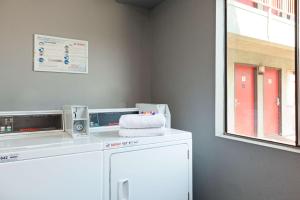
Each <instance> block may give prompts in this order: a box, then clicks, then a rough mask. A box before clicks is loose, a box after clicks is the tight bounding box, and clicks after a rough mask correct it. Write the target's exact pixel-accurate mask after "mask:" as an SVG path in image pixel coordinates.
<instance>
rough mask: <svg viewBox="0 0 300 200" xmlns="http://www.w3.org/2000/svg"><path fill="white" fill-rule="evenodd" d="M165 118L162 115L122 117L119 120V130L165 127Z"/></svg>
mask: <svg viewBox="0 0 300 200" xmlns="http://www.w3.org/2000/svg"><path fill="white" fill-rule="evenodd" d="M165 124H166V118H165V116H164V115H162V114H155V115H143V114H130V115H123V116H121V118H120V121H119V125H120V127H121V128H133V129H138V128H141V129H143V128H162V127H165Z"/></svg>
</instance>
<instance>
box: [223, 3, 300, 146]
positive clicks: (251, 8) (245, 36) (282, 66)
mask: <svg viewBox="0 0 300 200" xmlns="http://www.w3.org/2000/svg"><path fill="white" fill-rule="evenodd" d="M226 12H227V27H226V28H227V58H226V59H227V65H226V73H227V74H226V76H227V77H226V82H227V85H226V92H227V109H226V110H227V133H229V134H236V135H239V136H246V137H252V138H258V139H263V140H268V141H273V142H279V143H284V144H291V145H295V138H296V137H295V136H296V134H295V132H296V130H295V116H296V114H295V113H296V112H295V110H296V108H295V52H296V51H295V27H296V25H295V0H227V11H226Z"/></svg>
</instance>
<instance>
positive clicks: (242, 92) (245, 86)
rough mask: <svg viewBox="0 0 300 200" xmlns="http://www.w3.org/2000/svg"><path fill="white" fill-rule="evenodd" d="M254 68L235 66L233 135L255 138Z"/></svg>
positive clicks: (243, 65)
mask: <svg viewBox="0 0 300 200" xmlns="http://www.w3.org/2000/svg"><path fill="white" fill-rule="evenodd" d="M255 82H256V68H255V66H251V65H245V64H236V65H235V133H236V134H241V135H244V136H250V137H254V136H256V105H255V101H256V83H255Z"/></svg>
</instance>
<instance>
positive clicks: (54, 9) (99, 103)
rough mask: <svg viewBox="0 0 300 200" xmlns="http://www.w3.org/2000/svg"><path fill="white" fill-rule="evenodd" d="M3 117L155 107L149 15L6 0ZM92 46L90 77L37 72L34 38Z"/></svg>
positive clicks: (1, 43)
mask: <svg viewBox="0 0 300 200" xmlns="http://www.w3.org/2000/svg"><path fill="white" fill-rule="evenodd" d="M0 27H1V28H0V29H1V34H0V35H1V37H0V69H1V73H0V111H3V110H38V109H58V108H60V107H61V106H62V105H64V104H84V105H88V106H90V107H92V108H102V107H103V108H107V107H125V106H132V105H134V103H136V102H147V101H150V76H149V74H150V71H149V62H148V61H149V56H148V55H149V53H148V49H149V48H148V44H147V42H148V41H149V40H148V39H149V35H148V34H149V30H148V28H149V13H148V12H147V11H145V10H142V9H137V8H134V7H129V6H126V5H122V4H118V3H116V2H115V1H114V0H51V1H49V0H22V1H19V0H0ZM34 33H38V34H46V35H52V36H59V37H67V38H74V39H82V40H88V41H89V74H88V75H78V74H77V75H74V74H65V73H47V72H33V70H32V68H33V67H32V62H33V61H32V57H33V34H34Z"/></svg>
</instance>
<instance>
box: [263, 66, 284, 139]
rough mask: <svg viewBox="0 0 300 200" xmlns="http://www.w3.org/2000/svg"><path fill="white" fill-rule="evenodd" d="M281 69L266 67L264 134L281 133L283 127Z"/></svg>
mask: <svg viewBox="0 0 300 200" xmlns="http://www.w3.org/2000/svg"><path fill="white" fill-rule="evenodd" d="M280 101H281V98H280V70H279V69H276V68H266V69H265V73H264V134H265V135H274V134H275V135H279V134H280V129H281V125H280V124H281V117H280V116H281V114H280V111H281V108H280V107H281V105H280V104H281V102H280Z"/></svg>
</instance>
